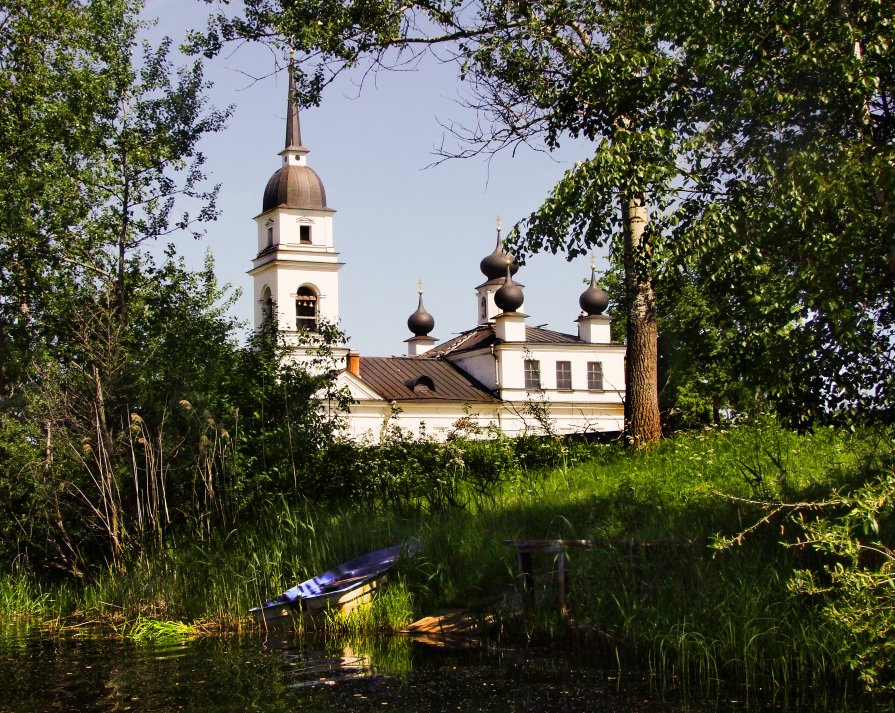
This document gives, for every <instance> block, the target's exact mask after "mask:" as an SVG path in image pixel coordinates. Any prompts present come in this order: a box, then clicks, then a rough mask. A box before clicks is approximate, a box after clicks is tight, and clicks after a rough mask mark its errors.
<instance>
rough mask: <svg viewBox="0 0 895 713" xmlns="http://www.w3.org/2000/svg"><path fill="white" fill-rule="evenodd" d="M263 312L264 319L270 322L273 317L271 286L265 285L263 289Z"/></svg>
mask: <svg viewBox="0 0 895 713" xmlns="http://www.w3.org/2000/svg"><path fill="white" fill-rule="evenodd" d="M261 314H262V316H263V317H264V321H265V322H268V321H270V320H271V319H273V297H272V296H271V294H270V288H269V287H268V286H267V285H265V286H264V289H263V290H261Z"/></svg>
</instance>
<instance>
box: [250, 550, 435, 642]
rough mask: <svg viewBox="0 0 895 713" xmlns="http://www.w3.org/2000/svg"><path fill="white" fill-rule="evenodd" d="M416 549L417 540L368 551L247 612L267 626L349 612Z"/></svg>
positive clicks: (362, 601)
mask: <svg viewBox="0 0 895 713" xmlns="http://www.w3.org/2000/svg"><path fill="white" fill-rule="evenodd" d="M419 550H420V543H419V541H417V540H411V541H410V542H408V543H407V544H404V545H395V546H394V547H387V548H385V549H384V550H376V551H375V552H368V553H367V554H365V555H361V556H360V557H356V558H355V559H353V560H349V561H347V562H343V563H342V564H340V565H339V566H338V567H333V568H332V569H330V570H327V571H326V572H324V573H323V574H320V575H317V576H316V577H313V578H311V579H308V580H305V581H304V582H302V583H301V584H298V585H296V586H294V587H292V588H291V589H287V590H286V591H285V592H283V593H282V594H281V595H280V596H278V597H276V598H275V599H271V600H270V601H268V602H265V603H264V604H262V605H261V606H257V607H254V608H252V609H251V610H250V611H251V613H252V614H254V615H255V618H256V620H257V621H258V622H259V623H261V624H262V625H264V626H268V627H270V626H273V625H281V624H291V623H292V620H293V619H295V618H303V619H304V622H305V624H314V623H316V622H315V620H314V614H315V613H319V612H321V611H324V610H327V609H331V610H332V609H338V610H340V611H342V612H349V611H351V610H352V609H354V608H355V607H357V606H359V605H360V604H365V603H366V602H369V601H370V600H371V599H372V598H373V594H374V593H375V591H376V589H377V588H378V586H379V584H380V583H381V580H382V579H383V577H384V575H385V574H386V573H387V572H388V571H389V570H390V569H391V568H392V567H394V566H395V565H396V564H397V563H398V561H399V560H400V559H401V558H402V557H413V556H414V555H416V553H417V552H419Z"/></svg>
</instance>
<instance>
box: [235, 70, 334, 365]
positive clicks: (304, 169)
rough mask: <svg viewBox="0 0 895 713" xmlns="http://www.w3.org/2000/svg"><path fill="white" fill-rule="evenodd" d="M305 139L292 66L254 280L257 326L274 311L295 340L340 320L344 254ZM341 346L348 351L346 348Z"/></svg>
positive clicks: (251, 272)
mask: <svg viewBox="0 0 895 713" xmlns="http://www.w3.org/2000/svg"><path fill="white" fill-rule="evenodd" d="M308 153H309V151H308V149H307V148H305V147H304V145H303V144H302V140H301V124H300V122H299V115H298V103H297V102H296V99H295V75H294V74H293V72H292V69H291V67H290V70H289V97H288V102H287V110H286V145H285V148H284V149H283V150H282V151H280V156H281V157H282V165H281V166H280V168H279V170H277V171H276V172H275V173H274V174H273V175H272V176H271V177H270V180H269V181H268V182H267V186H266V187H265V189H264V199H263V203H262V208H261V213H259V214H258V215H257V216H255V223H256V225H257V236H258V241H257V242H258V245H257V247H258V252H257V255H256V256H255V258H254V259H253V260H252V269H251V270H249V273H248V274H249V275H251V276H252V280H253V292H254V299H255V330H256V331H258V330H260V329H261V327H262V326H263V325H264V323H265V321H266V320H267V319H268V317H269V316H270V315H271V314H275V316H276V317H277V320H278V326H279V329H280V330H281V331H282V332H284V333H285V334H286V338H287V342H288V343H289V344H290V345H292V346H298V345H299V344H306V343H307V341H308V340H307V338H306V335H303V334H302V332H303V331H304V332H307V333H309V334H311V335H313V334H315V333H316V332H317V326H318V324H319V323H320V322H321V321H326V322H329V323H332V324H338V322H339V270H340V269H341V267H342V265H343V263H341V262H339V254H338V253H337V252H336V250H335V245H334V243H333V214H334V213H335V211H334V210H333V209H332V208H330V207H329V206H328V205H327V203H326V191H325V190H324V188H323V181H321V180H320V176H318V175H317V174H316V173H315V172H314V171H313V170H312V169H311V168H310V167H309V166H308V165H307V155H308ZM339 351H344V348H342V349H340V350H339Z"/></svg>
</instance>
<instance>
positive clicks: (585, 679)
mask: <svg viewBox="0 0 895 713" xmlns="http://www.w3.org/2000/svg"><path fill="white" fill-rule="evenodd" d="M851 693H852V692H847V693H846V694H843V695H842V696H841V697H840V698H839V699H838V700H834V701H829V700H828V701H823V700H818V699H817V698H816V697H812V695H811V694H810V692H809V694H808V696H806V697H805V698H803V699H800V700H795V701H794V700H793V699H791V698H790V699H782V698H779V697H778V698H777V700H774V698H773V697H768V698H765V699H757V698H756V697H755V696H754V695H753V696H751V697H747V696H745V695H731V694H730V693H728V694H727V695H723V694H720V693H719V694H717V695H716V697H713V698H711V699H708V700H706V699H705V698H696V699H695V700H694V696H693V694H692V692H690V694H689V695H688V696H684V695H683V693H682V692H681V691H680V690H679V689H677V688H675V687H674V686H673V685H668V686H665V687H663V688H661V690H660V688H659V687H658V686H657V685H656V682H655V681H651V680H650V679H649V678H648V677H645V676H643V675H638V674H629V673H625V672H623V673H622V674H621V675H619V673H618V671H616V670H614V669H611V668H601V667H600V666H598V665H594V663H593V661H588V660H587V659H586V658H583V657H580V656H571V655H551V654H546V653H540V654H538V653H533V652H525V651H520V650H506V651H499V652H469V651H445V650H438V649H433V648H431V647H426V646H424V645H420V644H414V643H412V642H411V641H409V640H407V639H400V638H398V639H395V638H372V639H362V640H352V641H346V640H332V639H330V640H321V639H317V640H310V639H303V638H296V637H291V636H281V637H279V638H268V639H265V638H262V637H257V638H256V637H244V638H235V637H232V638H209V639H202V640H199V641H194V642H189V643H184V644H179V645H167V646H164V647H152V646H145V645H136V644H133V643H130V642H123V641H121V640H118V639H112V638H106V639H103V638H97V637H92V638H77V637H67V638H55V639H52V638H47V637H39V636H21V635H16V636H6V637H3V636H2V633H0V711H2V712H3V713H6V712H7V711H9V712H11V711H16V712H17V713H18V712H24V713H29V712H31V711H35V712H36V711H84V712H86V713H92V712H95V711H96V712H99V711H102V712H105V711H116V712H117V711H146V712H155V711H175V710H188V711H199V712H202V711H215V712H218V711H245V710H252V711H261V712H262V713H264V712H267V711H271V712H272V711H301V710H309V709H313V710H314V711H315V712H318V713H320V712H322V713H328V712H333V711H355V710H389V711H397V712H400V713H403V712H406V713H411V712H413V713H425V712H426V711H431V712H432V713H436V712H442V711H495V712H497V711H500V712H501V713H503V712H504V711H563V712H564V713H566V712H574V711H582V712H584V711H587V712H588V713H590V712H591V711H612V712H613V713H615V712H616V711H631V712H636V711H650V712H653V711H669V712H672V711H673V712H678V711H788V710H801V711H819V710H823V711H829V712H830V713H833V712H838V711H856V710H863V711H870V710H873V711H889V710H892V707H891V704H890V703H889V702H887V701H879V700H878V701H866V700H862V701H860V702H859V701H858V700H856V699H855V698H854V697H853V696H852V695H851Z"/></svg>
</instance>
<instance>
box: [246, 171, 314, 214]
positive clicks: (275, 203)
mask: <svg viewBox="0 0 895 713" xmlns="http://www.w3.org/2000/svg"><path fill="white" fill-rule="evenodd" d="M274 208H304V209H310V210H328V208H327V205H326V191H325V190H324V189H323V181H321V180H320V176H318V175H317V174H316V173H314V171H313V170H312V169H310V168H308V167H307V166H291V165H290V166H283V167H282V168H281V169H279V170H278V171H277V172H276V173H274V174H273V175H272V176H271V177H270V180H269V181H268V182H267V186H266V187H265V188H264V200H263V202H262V207H261V212H262V213H266V212H267V211H269V210H273V209H274Z"/></svg>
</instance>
